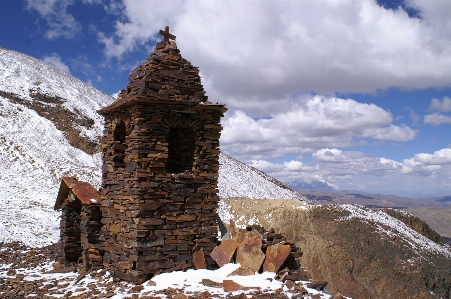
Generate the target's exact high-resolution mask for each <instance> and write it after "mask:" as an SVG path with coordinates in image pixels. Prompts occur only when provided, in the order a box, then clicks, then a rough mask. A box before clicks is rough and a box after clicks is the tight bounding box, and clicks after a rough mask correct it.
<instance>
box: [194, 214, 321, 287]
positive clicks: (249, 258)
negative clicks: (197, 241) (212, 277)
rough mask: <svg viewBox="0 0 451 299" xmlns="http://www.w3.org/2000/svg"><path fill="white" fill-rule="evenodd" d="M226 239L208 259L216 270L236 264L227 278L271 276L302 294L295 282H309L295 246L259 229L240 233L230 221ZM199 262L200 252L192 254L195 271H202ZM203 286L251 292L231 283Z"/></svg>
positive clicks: (277, 235)
mask: <svg viewBox="0 0 451 299" xmlns="http://www.w3.org/2000/svg"><path fill="white" fill-rule="evenodd" d="M227 238H230V239H225V240H223V241H222V242H221V244H219V245H218V246H216V247H215V248H214V249H213V251H212V252H211V254H210V256H211V258H212V259H213V260H214V261H215V262H216V264H217V265H218V266H219V267H223V266H224V265H226V264H228V263H230V262H236V263H239V264H240V268H238V269H237V270H236V271H234V272H233V273H231V274H230V276H234V275H253V274H255V273H256V272H260V273H261V272H274V273H276V279H278V280H280V281H282V282H284V283H285V285H286V286H287V287H288V288H289V289H291V290H293V292H295V293H301V294H303V293H304V291H305V288H303V287H302V283H300V282H299V281H301V280H303V281H306V280H310V279H311V277H310V275H309V273H308V272H307V271H306V270H305V269H304V268H303V267H302V266H301V262H300V258H301V256H302V250H301V249H300V248H298V247H297V246H296V245H295V242H293V241H291V240H287V239H286V238H285V237H284V236H282V235H281V234H276V233H275V232H274V230H273V229H271V230H270V231H266V230H265V229H264V228H262V227H260V226H248V227H247V228H246V230H245V231H243V230H240V229H238V228H237V227H236V225H235V222H234V221H233V220H231V221H230V226H229V232H228V234H227ZM203 259H204V253H203V251H201V250H199V251H198V252H196V254H195V258H194V265H195V266H196V268H197V269H203V268H204V267H203V266H202V265H204V263H203ZM203 283H204V285H206V286H211V287H222V288H224V290H225V291H237V290H249V289H252V288H250V287H244V286H240V285H239V284H237V283H235V282H233V281H231V280H224V281H223V282H222V283H217V282H213V281H209V280H204V281H203ZM326 285H327V282H314V283H312V284H311V287H312V288H317V289H318V290H322V289H324V287H325V286H326ZM309 287H310V286H309ZM255 289H258V287H256V288H255ZM305 292H306V291H305Z"/></svg>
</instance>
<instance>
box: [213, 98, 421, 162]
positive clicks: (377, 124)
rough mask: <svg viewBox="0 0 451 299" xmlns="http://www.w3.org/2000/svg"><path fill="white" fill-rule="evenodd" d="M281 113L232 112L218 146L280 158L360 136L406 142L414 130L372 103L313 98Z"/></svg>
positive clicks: (338, 144) (237, 152)
mask: <svg viewBox="0 0 451 299" xmlns="http://www.w3.org/2000/svg"><path fill="white" fill-rule="evenodd" d="M298 102H299V103H298V105H294V106H293V107H292V108H291V109H290V110H289V111H287V112H278V113H275V114H273V115H271V116H270V117H268V118H260V119H254V118H252V117H250V116H249V115H247V114H246V113H245V112H243V111H240V110H238V111H235V112H234V113H233V114H231V115H229V116H228V117H226V118H225V119H224V120H223V122H222V124H223V126H224V130H223V132H222V136H221V147H222V148H223V149H225V150H226V151H228V152H230V153H231V154H232V155H234V156H236V157H240V156H251V157H253V158H262V157H271V156H272V157H280V156H283V155H286V154H301V153H311V152H314V151H316V150H318V149H320V148H325V147H342V148H343V147H351V146H355V145H358V144H359V143H360V142H365V141H364V140H363V139H376V140H391V141H408V140H412V139H414V138H415V136H416V134H417V132H416V131H414V130H413V129H411V128H410V127H408V126H406V125H401V126H397V125H394V124H392V121H393V116H392V115H391V113H389V112H388V111H386V110H384V109H382V108H381V107H378V106H376V105H374V104H362V103H359V102H356V101H354V100H351V99H340V98H335V97H329V98H328V97H323V96H314V97H308V98H304V99H302V100H301V99H299V100H298Z"/></svg>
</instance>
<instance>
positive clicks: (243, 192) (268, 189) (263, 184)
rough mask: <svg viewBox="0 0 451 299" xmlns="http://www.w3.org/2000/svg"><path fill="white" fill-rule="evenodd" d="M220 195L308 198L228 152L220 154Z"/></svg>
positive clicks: (224, 196)
mask: <svg viewBox="0 0 451 299" xmlns="http://www.w3.org/2000/svg"><path fill="white" fill-rule="evenodd" d="M219 163H220V167H219V180H218V188H219V195H220V196H221V197H222V198H229V197H247V198H253V199H258V198H290V199H297V200H306V199H305V198H304V197H301V196H300V195H299V194H298V193H296V192H294V191H293V190H291V189H290V188H288V187H287V186H285V185H284V184H283V183H281V182H280V181H278V180H276V179H274V178H273V177H271V176H269V175H267V174H266V173H264V172H262V171H260V170H258V169H256V168H254V167H252V166H249V165H246V164H244V163H242V162H240V161H238V160H236V159H234V158H232V157H230V156H229V155H227V154H224V153H221V155H220V156H219Z"/></svg>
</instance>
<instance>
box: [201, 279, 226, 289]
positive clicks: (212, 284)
mask: <svg viewBox="0 0 451 299" xmlns="http://www.w3.org/2000/svg"><path fill="white" fill-rule="evenodd" d="M202 284H203V285H204V286H207V287H212V288H222V283H219V282H215V281H213V280H210V279H202Z"/></svg>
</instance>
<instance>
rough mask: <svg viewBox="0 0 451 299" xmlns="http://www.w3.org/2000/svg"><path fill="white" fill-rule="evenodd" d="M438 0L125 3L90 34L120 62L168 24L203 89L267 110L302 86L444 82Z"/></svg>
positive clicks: (443, 22) (446, 65)
mask: <svg viewBox="0 0 451 299" xmlns="http://www.w3.org/2000/svg"><path fill="white" fill-rule="evenodd" d="M432 2H434V3H432ZM436 2H440V4H436ZM445 2H446V3H445ZM447 2H449V1H428V2H424V1H408V2H407V5H409V6H411V7H415V8H416V9H418V10H419V11H420V15H421V17H422V19H418V18H410V17H409V16H408V14H407V13H406V12H405V11H403V10H402V9H397V10H389V9H385V8H383V7H382V6H379V5H377V3H376V1H375V0H359V1H355V0H341V1H227V0H217V1H165V2H158V5H155V4H156V2H153V1H147V0H134V1H131V0H128V1H124V2H123V4H124V10H123V19H122V20H121V21H118V22H117V23H116V30H115V32H114V33H113V34H107V33H99V40H100V41H101V42H102V43H104V45H105V53H106V54H107V55H108V56H110V57H118V58H120V57H121V56H122V55H123V54H124V53H126V52H130V51H133V50H135V49H136V48H137V47H142V46H143V45H145V44H146V43H147V42H149V41H151V40H153V39H155V38H159V37H158V35H157V36H156V34H157V32H158V30H159V29H162V28H164V26H166V25H169V26H170V27H171V31H172V32H173V33H174V34H175V35H177V44H178V46H179V48H180V49H181V52H182V55H183V56H184V57H185V58H187V59H188V60H190V61H191V62H192V63H193V64H194V65H196V66H199V67H200V69H201V70H202V75H203V79H204V80H208V81H209V82H210V83H209V84H210V85H209V89H208V91H209V92H211V93H214V92H217V93H218V94H220V95H221V96H222V97H221V100H224V99H226V102H227V104H229V106H230V105H233V107H234V108H236V109H240V110H245V111H248V113H250V112H249V111H250V110H249V107H252V106H254V107H255V108H254V109H255V110H259V109H260V110H261V109H262V108H260V107H258V105H256V103H257V102H258V103H259V104H260V105H263V106H264V105H265V104H263V102H270V103H271V104H272V106H275V105H277V104H275V103H278V100H279V99H281V98H286V97H287V96H290V95H293V94H304V93H309V92H311V91H314V92H316V93H320V94H329V93H330V94H332V93H334V92H374V91H376V90H380V89H386V88H389V87H391V86H397V87H401V88H404V89H417V88H427V87H431V86H434V87H435V86H448V85H449V84H450V83H451V61H450V60H449V57H450V56H451V36H450V35H449V34H447V32H449V29H450V27H449V20H448V19H449V18H447V17H445V15H446V14H444V13H443V12H444V11H447V10H446V9H448V8H449V4H448V3H447ZM438 7H439V8H438ZM448 11H449V10H448ZM213 89H214V90H213ZM269 106H271V105H269ZM265 111H266V113H268V112H269V111H270V108H267V109H266V110H265ZM265 111H260V112H261V115H264V112H265Z"/></svg>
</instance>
